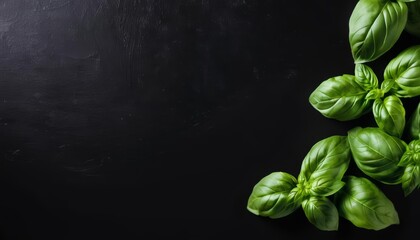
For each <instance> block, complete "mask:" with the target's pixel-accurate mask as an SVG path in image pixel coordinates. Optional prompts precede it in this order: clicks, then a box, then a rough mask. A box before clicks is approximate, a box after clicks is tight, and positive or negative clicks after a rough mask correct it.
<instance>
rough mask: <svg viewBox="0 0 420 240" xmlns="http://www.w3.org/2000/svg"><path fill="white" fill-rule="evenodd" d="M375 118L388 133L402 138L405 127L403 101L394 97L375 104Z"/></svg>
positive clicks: (378, 100)
mask: <svg viewBox="0 0 420 240" xmlns="http://www.w3.org/2000/svg"><path fill="white" fill-rule="evenodd" d="M372 111H373V116H374V117H375V121H376V123H377V124H378V127H379V128H380V129H382V130H384V131H385V132H386V133H388V134H390V135H392V136H395V137H401V136H402V134H403V131H404V127H405V109H404V106H403V103H402V102H401V100H400V99H399V98H398V97H396V96H393V95H390V96H388V97H386V98H385V99H384V100H382V99H376V100H375V102H374V103H373V110H372Z"/></svg>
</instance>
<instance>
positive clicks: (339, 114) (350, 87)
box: [309, 74, 373, 121]
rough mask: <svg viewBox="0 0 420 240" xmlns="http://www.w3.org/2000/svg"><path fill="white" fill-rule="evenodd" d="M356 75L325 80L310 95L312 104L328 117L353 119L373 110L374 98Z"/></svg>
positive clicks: (342, 119)
mask: <svg viewBox="0 0 420 240" xmlns="http://www.w3.org/2000/svg"><path fill="white" fill-rule="evenodd" d="M366 94H367V91H366V90H365V89H363V88H362V87H361V86H360V85H359V84H358V83H357V82H356V80H355V76H352V75H347V74H345V75H342V76H337V77H332V78H329V79H327V80H325V81H323V82H322V83H321V84H320V85H319V86H318V87H317V88H316V89H315V90H314V91H313V92H312V93H311V95H310V96H309V102H310V104H311V105H312V106H313V107H314V108H315V109H316V110H318V111H319V112H320V113H321V114H322V115H324V116H325V117H327V118H332V119H337V120H340V121H346V120H352V119H356V118H358V117H360V116H361V115H363V114H365V113H366V112H368V111H370V110H371V106H372V103H373V100H367V99H365V96H366Z"/></svg>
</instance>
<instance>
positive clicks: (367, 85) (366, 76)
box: [354, 63, 378, 91]
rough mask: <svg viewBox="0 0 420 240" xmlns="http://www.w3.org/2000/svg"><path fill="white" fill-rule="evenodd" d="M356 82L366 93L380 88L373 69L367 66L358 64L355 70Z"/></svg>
mask: <svg viewBox="0 0 420 240" xmlns="http://www.w3.org/2000/svg"><path fill="white" fill-rule="evenodd" d="M354 75H355V81H356V82H357V83H358V84H359V85H360V86H361V87H362V88H363V89H364V90H366V91H369V90H372V89H376V88H378V78H377V77H376V74H375V73H374V72H373V70H372V68H370V67H369V66H367V65H365V64H361V63H357V64H356V67H355V70H354Z"/></svg>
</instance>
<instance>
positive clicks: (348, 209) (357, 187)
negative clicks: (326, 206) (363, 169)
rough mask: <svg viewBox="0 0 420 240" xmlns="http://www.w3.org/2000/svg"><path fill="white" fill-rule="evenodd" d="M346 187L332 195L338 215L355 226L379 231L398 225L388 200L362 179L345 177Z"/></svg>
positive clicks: (396, 214)
mask: <svg viewBox="0 0 420 240" xmlns="http://www.w3.org/2000/svg"><path fill="white" fill-rule="evenodd" d="M344 181H345V182H346V185H345V186H344V187H343V188H341V189H340V191H338V192H337V193H336V194H335V195H334V203H335V205H336V207H337V209H338V213H339V214H340V216H342V217H343V218H345V219H347V220H349V221H350V222H351V223H353V224H354V225H355V226H357V227H360V228H365V229H373V230H381V229H384V228H386V227H388V226H390V225H393V224H399V223H400V221H399V217H398V213H397V211H396V210H395V207H394V204H393V203H392V202H391V200H390V199H389V198H387V197H386V195H385V194H384V193H383V192H382V191H381V190H380V189H379V188H378V187H377V186H376V185H375V184H374V183H372V182H371V181H369V180H368V179H367V178H363V177H355V176H345V177H344Z"/></svg>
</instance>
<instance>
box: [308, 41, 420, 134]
mask: <svg viewBox="0 0 420 240" xmlns="http://www.w3.org/2000/svg"><path fill="white" fill-rule="evenodd" d="M383 76H384V80H383V81H382V83H381V85H380V86H379V83H378V78H377V76H376V74H375V73H374V72H373V70H372V69H371V68H370V67H369V66H367V65H365V64H362V63H359V64H356V65H355V73H354V75H350V74H344V75H342V76H336V77H332V78H329V79H327V80H325V81H323V82H322V83H321V84H320V85H319V86H318V87H317V88H316V89H315V90H314V91H313V92H312V93H311V95H310V96H309V102H310V104H311V105H312V106H313V107H314V108H315V109H316V110H318V111H319V112H320V113H321V114H322V115H324V116H325V117H327V118H332V119H336V120H340V121H348V120H353V119H356V118H359V117H361V116H362V115H364V114H366V113H368V112H373V115H374V118H375V121H376V123H377V124H378V126H379V128H381V129H383V130H384V131H385V132H386V133H388V134H390V135H392V136H396V137H401V136H402V133H403V131H404V128H405V124H406V120H405V117H406V116H405V114H406V113H405V109H404V106H403V103H402V101H401V98H411V97H415V96H419V95H420V45H415V46H411V47H409V48H407V49H405V50H404V51H402V52H401V53H400V54H398V55H397V56H396V57H395V58H393V59H392V60H391V61H390V62H389V63H388V65H387V66H386V68H385V71H384V75H383Z"/></svg>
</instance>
